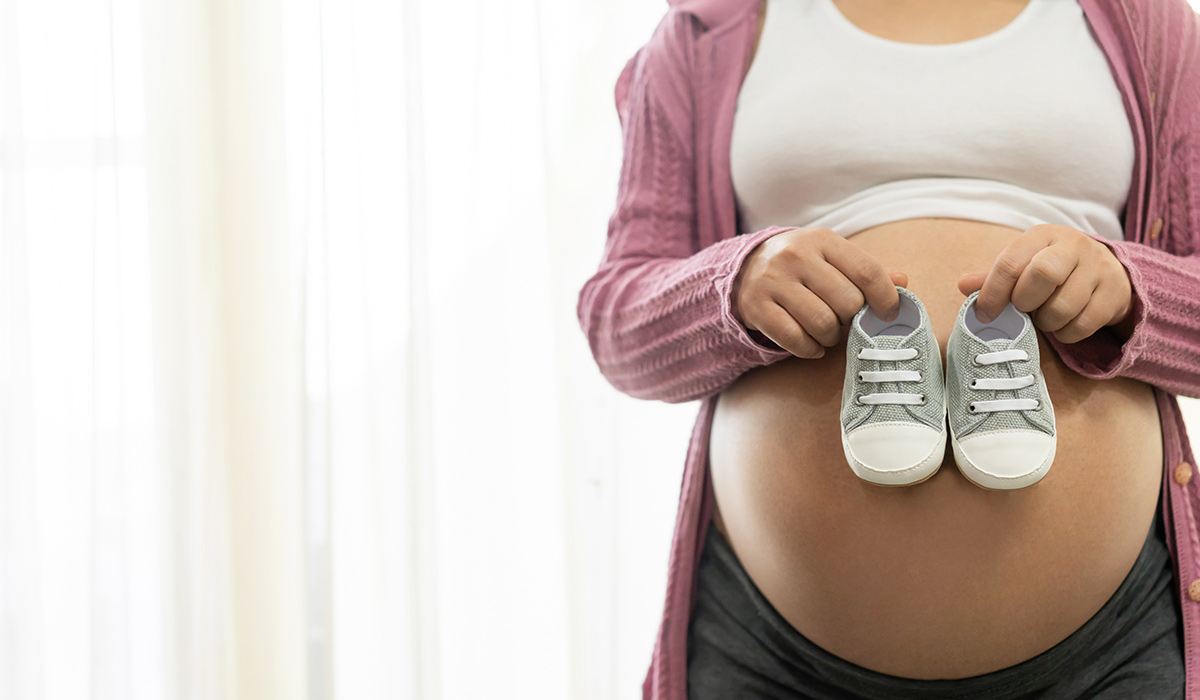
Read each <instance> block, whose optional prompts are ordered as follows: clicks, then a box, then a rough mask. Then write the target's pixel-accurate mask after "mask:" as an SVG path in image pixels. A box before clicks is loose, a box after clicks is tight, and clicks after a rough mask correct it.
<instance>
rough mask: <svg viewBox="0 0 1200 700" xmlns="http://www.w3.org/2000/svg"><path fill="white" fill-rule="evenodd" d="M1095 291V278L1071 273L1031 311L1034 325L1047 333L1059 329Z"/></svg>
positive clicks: (1078, 312) (1082, 307) (1072, 317)
mask: <svg viewBox="0 0 1200 700" xmlns="http://www.w3.org/2000/svg"><path fill="white" fill-rule="evenodd" d="M1095 291H1096V280H1094V279H1089V278H1088V277H1087V276H1085V275H1082V274H1073V275H1071V276H1070V277H1068V278H1067V281H1066V282H1064V283H1063V284H1062V286H1060V287H1059V288H1058V289H1056V290H1054V292H1053V293H1051V294H1050V297H1049V298H1047V299H1046V301H1045V303H1043V304H1042V305H1041V307H1040V308H1038V309H1037V310H1036V311H1034V312H1033V314H1032V316H1033V323H1034V325H1036V326H1037V327H1038V328H1041V329H1042V330H1044V331H1046V332H1047V333H1053V332H1055V331H1059V330H1061V329H1062V328H1063V327H1064V326H1066V325H1067V324H1068V323H1070V322H1071V321H1072V320H1073V319H1074V318H1075V317H1076V316H1078V315H1079V314H1080V312H1082V311H1083V309H1084V307H1086V306H1087V305H1088V302H1089V301H1090V300H1091V298H1092V296H1093V294H1094V292H1095Z"/></svg>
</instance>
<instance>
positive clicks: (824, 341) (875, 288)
mask: <svg viewBox="0 0 1200 700" xmlns="http://www.w3.org/2000/svg"><path fill="white" fill-rule="evenodd" d="M907 285H908V276H907V275H905V274H904V273H903V272H893V273H890V274H889V273H888V272H887V271H886V270H884V269H883V265H881V264H880V263H879V261H878V260H876V259H875V258H874V256H872V255H870V254H869V253H867V252H866V251H864V250H863V249H862V248H859V247H858V246H856V245H854V244H853V243H851V242H850V241H848V240H846V239H845V238H843V237H842V236H840V235H838V234H837V233H834V232H833V231H830V230H829V229H826V228H799V229H794V230H791V231H785V232H784V233H779V234H776V235H774V236H771V237H770V238H768V239H766V240H765V241H763V242H762V243H759V244H758V245H757V246H755V247H754V250H752V251H751V253H750V255H748V256H747V257H746V258H745V260H744V261H743V262H742V267H741V269H740V270H738V274H737V277H735V278H734V282H733V288H732V290H731V293H732V297H733V304H732V312H733V316H734V318H736V319H737V320H738V321H739V322H741V324H742V325H744V326H745V327H746V328H747V329H748V330H752V331H753V330H756V331H759V332H760V333H762V334H763V335H766V336H767V337H768V338H770V339H771V340H773V341H774V342H775V343H776V344H777V345H779V346H780V347H781V348H783V349H785V350H787V351H788V352H790V353H792V354H793V355H795V356H796V357H804V358H812V359H815V358H818V357H822V356H824V355H825V348H827V347H833V346H834V345H837V344H838V343H839V342H840V341H841V335H842V327H843V326H849V324H850V321H851V320H853V318H854V315H855V314H856V313H858V311H859V309H861V308H862V305H863V302H864V301H865V302H866V303H868V304H870V306H871V310H872V311H874V312H875V314H876V315H877V316H879V317H880V318H882V319H884V320H892V319H894V318H895V317H896V314H897V313H899V310H900V295H899V293H898V292H896V287H897V286H899V287H905V286H907Z"/></svg>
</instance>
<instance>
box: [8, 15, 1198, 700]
mask: <svg viewBox="0 0 1200 700" xmlns="http://www.w3.org/2000/svg"><path fill="white" fill-rule="evenodd" d="M665 9H666V5H665V3H662V2H646V1H645V0H620V1H619V2H613V1H611V0H574V1H573V2H553V3H551V2H543V1H540V0H513V1H512V2H507V3H494V2H493V3H489V2H484V1H483V0H469V1H467V2H457V3H445V2H436V1H435V0H403V1H401V2H395V1H394V0H343V1H341V2H337V3H333V2H323V1H322V0H294V1H288V2H278V1H276V0H170V1H167V0H91V1H85V0H0V193H2V194H0V698H3V699H4V700H9V699H12V700H67V699H72V700H74V699H85V698H86V699H88V700H92V699H95V700H100V699H108V698H114V699H116V698H119V699H121V700H125V699H136V700H159V699H163V698H171V699H181V700H192V699H195V700H201V699H203V700H209V699H222V700H223V699H226V698H229V699H244V700H260V699H262V700H268V699H275V698H279V699H288V700H291V699H296V698H312V699H314V700H324V699H332V698H339V699H347V698H353V699H355V700H358V699H359V698H401V699H413V700H416V699H420V700H458V699H466V698H480V697H487V698H514V699H515V698H521V699H522V700H524V699H526V698H547V699H558V698H575V699H587V700H599V699H605V700H607V699H616V698H636V697H640V685H641V681H642V678H643V677H644V674H645V670H646V665H647V663H648V661H649V656H650V652H651V649H652V648H653V643H654V634H655V632H656V630H657V627H658V622H659V615H660V613H661V606H662V596H663V593H664V591H665V585H666V566H667V555H668V551H669V544H670V538H671V532H672V529H673V526H674V519H675V509H676V505H677V502H678V495H679V486H680V477H681V469H682V466H683V458H684V455H685V451H686V445H687V439H688V435H689V433H690V429H691V424H692V420H693V419H694V417H695V411H696V405H695V404H687V405H683V406H670V405H666V404H661V403H654V402H641V401H635V400H633V399H630V398H628V397H625V396H624V395H621V394H619V393H618V392H616V391H615V390H613V389H612V388H611V387H609V386H608V384H607V383H606V382H605V381H604V380H603V379H602V378H601V377H600V376H599V374H598V372H597V371H596V369H595V367H594V365H593V363H592V359H591V357H590V354H589V353H588V350H587V345H586V342H585V341H584V338H583V336H582V333H581V332H580V330H579V328H578V326H577V323H576V320H575V301H576V294H577V292H578V290H579V288H580V286H581V285H582V283H583V281H584V280H586V279H587V278H588V276H590V275H591V274H592V272H594V270H595V267H596V264H597V263H598V261H599V256H600V251H601V250H602V248H603V244H604V237H605V234H606V227H607V219H608V216H609V214H610V213H611V210H612V206H613V204H614V202H615V192H616V183H617V176H618V173H619V168H620V131H619V124H618V121H617V116H616V112H615V108H614V105H613V99H612V89H613V84H614V82H615V80H616V76H617V74H618V72H619V71H620V69H621V68H622V67H623V65H624V62H625V60H626V59H627V58H629V57H630V56H631V55H632V54H633V52H634V51H635V50H636V49H637V48H638V47H639V46H640V45H641V44H642V43H644V42H645V40H646V39H647V38H648V37H649V34H650V32H651V30H652V29H653V27H654V25H655V24H656V23H657V21H658V19H659V18H660V17H661V15H662V13H663V11H664V10H665ZM1189 409H1190V410H1193V411H1194V404H1189ZM1192 417H1193V418H1195V417H1196V416H1195V414H1194V413H1193V414H1192ZM1197 424H1198V423H1197V421H1195V420H1193V425H1197Z"/></svg>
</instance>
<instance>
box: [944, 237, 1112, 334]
mask: <svg viewBox="0 0 1200 700" xmlns="http://www.w3.org/2000/svg"><path fill="white" fill-rule="evenodd" d="M958 289H959V291H960V292H962V293H963V294H970V293H971V292H973V291H975V290H976V289H979V290H980V292H979V298H978V300H977V301H976V302H975V307H976V310H977V315H978V316H979V318H980V320H982V321H984V322H985V323H986V322H988V321H991V320H992V319H994V318H995V317H996V316H999V315H1000V312H1001V311H1003V310H1004V307H1005V306H1006V305H1008V303H1009V301H1011V302H1012V305H1013V306H1015V307H1017V308H1018V309H1019V310H1021V311H1024V312H1026V313H1028V314H1029V315H1030V317H1031V318H1032V319H1033V323H1034V325H1035V326H1037V327H1038V328H1040V329H1042V330H1044V331H1046V332H1048V333H1054V337H1055V338H1057V339H1058V340H1060V341H1061V342H1064V343H1075V342H1078V341H1080V340H1083V339H1084V338H1087V337H1088V336H1090V335H1092V334H1093V333H1095V332H1096V331H1097V330H1099V329H1100V328H1101V327H1103V326H1116V327H1117V328H1115V329H1114V331H1115V332H1116V333H1117V334H1118V335H1119V336H1121V337H1122V338H1123V339H1124V338H1128V336H1129V332H1130V330H1131V329H1130V328H1128V325H1129V324H1128V323H1127V321H1131V320H1132V319H1131V318H1130V316H1131V314H1130V310H1131V309H1132V306H1133V287H1132V284H1131V283H1130V281H1129V273H1128V272H1126V271H1125V266H1124V265H1122V264H1121V262H1120V261H1119V260H1117V258H1116V256H1114V255H1113V254H1112V252H1111V251H1110V250H1109V249H1108V246H1106V245H1104V244H1103V243H1101V242H1099V241H1097V240H1095V239H1093V238H1091V237H1090V236H1088V235H1087V234H1086V233H1084V232H1082V231H1079V230H1076V229H1073V228H1071V227H1070V226H1058V225H1054V224H1039V225H1037V226H1034V227H1033V228H1031V229H1029V230H1027V231H1025V233H1023V234H1021V235H1020V236H1018V237H1017V238H1016V239H1014V240H1013V241H1012V242H1011V243H1009V244H1008V246H1007V247H1006V248H1005V249H1004V250H1002V251H1000V255H998V256H996V260H995V262H993V263H992V268H991V270H989V271H987V272H986V273H983V272H969V273H967V274H965V275H963V276H962V277H960V278H959V279H958Z"/></svg>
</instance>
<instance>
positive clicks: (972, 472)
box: [950, 438, 1058, 491]
mask: <svg viewBox="0 0 1200 700" xmlns="http://www.w3.org/2000/svg"><path fill="white" fill-rule="evenodd" d="M950 448H951V449H952V450H953V451H954V461H955V463H956V464H957V465H958V471H959V472H960V473H961V474H962V475H963V477H964V478H966V480H967V481H969V482H971V483H972V484H975V485H976V486H978V487H980V488H984V489H987V490H989V491H1014V490H1016V489H1023V488H1025V487H1027V486H1033V485H1034V484H1036V483H1037V482H1039V481H1041V480H1042V477H1044V476H1046V474H1047V472H1049V471H1050V465H1051V464H1053V463H1054V454H1055V453H1056V452H1057V451H1058V441H1057V440H1056V441H1055V442H1054V444H1053V445H1052V446H1051V447H1050V454H1049V455H1047V456H1046V460H1045V461H1044V462H1042V464H1041V465H1040V466H1039V467H1038V468H1037V469H1034V470H1033V471H1031V472H1029V473H1027V474H1021V475H1020V476H996V475H995V474H989V473H987V472H985V471H983V470H982V469H980V468H979V467H977V466H975V465H974V463H972V462H971V460H970V459H967V455H966V454H964V453H963V451H962V448H961V447H959V446H958V440H957V439H954V438H951V439H950Z"/></svg>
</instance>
